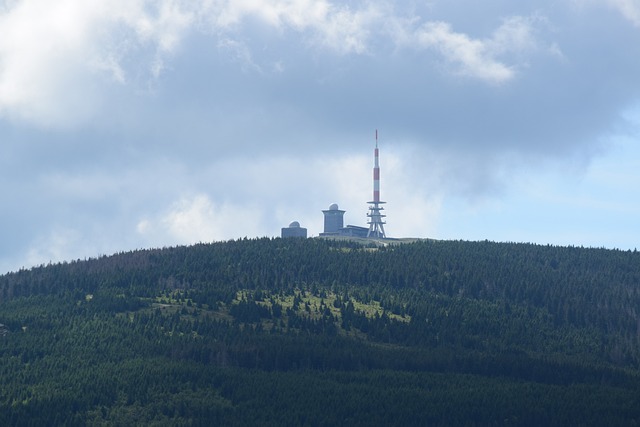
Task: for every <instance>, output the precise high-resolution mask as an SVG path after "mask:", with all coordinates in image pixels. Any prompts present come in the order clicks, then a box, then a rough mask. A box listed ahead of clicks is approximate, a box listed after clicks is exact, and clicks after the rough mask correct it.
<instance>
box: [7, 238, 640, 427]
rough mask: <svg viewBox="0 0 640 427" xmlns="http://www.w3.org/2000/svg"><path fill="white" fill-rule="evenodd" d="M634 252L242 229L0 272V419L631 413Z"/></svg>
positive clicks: (597, 418) (639, 405)
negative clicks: (364, 239) (225, 238)
mask: <svg viewBox="0 0 640 427" xmlns="http://www.w3.org/2000/svg"><path fill="white" fill-rule="evenodd" d="M639 312H640V253H638V252H637V251H619V250H606V249H586V248H577V247H555V246H539V245H531V244H514V243H493V242H464V241H434V240H423V241H417V242H414V243H406V244H387V245H362V244H360V243H357V242H349V241H330V240H322V239H266V238H265V239H255V240H247V239H245V240H238V241H229V242H220V243H212V244H199V245H195V246H189V247H176V248H165V249H154V250H140V251H134V252H129V253H121V254H117V255H113V256H108V257H101V258H99V259H91V260H86V261H74V262H69V263H63V264H55V265H48V266H41V267H37V268H33V269H30V270H22V271H19V272H15V273H10V274H7V275H4V276H0V383H1V384H2V387H1V388H0V425H56V424H66V425H87V424H89V425H130V424H155V425H212V424H213V425H215V424H219V425H274V426H275V425H363V426H364V425H639V424H640V313H639Z"/></svg>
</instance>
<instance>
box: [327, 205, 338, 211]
mask: <svg viewBox="0 0 640 427" xmlns="http://www.w3.org/2000/svg"><path fill="white" fill-rule="evenodd" d="M329 210H330V211H337V210H338V204H337V203H332V204H331V206H329Z"/></svg>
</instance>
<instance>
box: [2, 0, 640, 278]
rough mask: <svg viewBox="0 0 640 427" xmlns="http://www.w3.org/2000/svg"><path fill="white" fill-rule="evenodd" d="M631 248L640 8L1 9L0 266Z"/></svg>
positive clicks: (149, 4) (34, 5)
mask: <svg viewBox="0 0 640 427" xmlns="http://www.w3.org/2000/svg"><path fill="white" fill-rule="evenodd" d="M376 129H377V130H378V136H379V139H378V144H379V148H380V167H381V199H382V200H384V201H386V202H387V204H386V205H385V212H386V214H387V224H386V226H385V228H386V232H387V235H388V236H390V237H424V238H434V239H445V240H450V239H462V240H485V239H486V240H491V241H505V242H532V243H538V244H552V245H563V246H565V245H572V246H585V247H605V248H612V249H613V248H617V249H623V250H629V249H630V250H633V249H635V248H637V247H638V246H640V245H639V244H638V243H639V241H640V225H639V224H638V220H639V218H640V167H639V166H640V2H639V1H638V0H553V1H552V0H539V1H536V2H514V1H507V0H487V1H483V2H477V1H472V0H446V1H445V0H433V1H411V0H409V1H403V2H395V1H387V0H363V1H340V2H338V1H334V0H297V1H295V0H272V1H269V0H184V1H182V0H153V1H148V0H58V1H55V2H52V1H49V0H0V198H1V200H2V202H1V205H0V207H1V208H0V274H1V273H3V272H7V271H13V270H17V269H20V268H29V267H31V266H35V265H40V264H46V263H49V262H60V261H64V260H75V259H85V258H90V257H96V256H100V255H108V254H112V253H116V252H121V251H129V250H135V249H139V248H151V247H165V246H175V245H183V244H193V243H198V242H210V241H221V240H229V239H237V238H243V237H250V238H251V237H262V236H274V237H275V236H279V235H280V229H281V228H282V227H286V226H287V225H288V224H289V223H290V222H292V221H294V220H295V221H299V222H300V223H301V225H302V226H303V227H306V228H307V229H308V232H309V235H310V236H317V235H318V233H320V232H322V231H323V230H322V227H323V219H322V212H321V211H322V210H323V209H327V208H328V206H329V205H330V204H332V203H338V204H339V206H340V208H341V209H344V210H346V214H345V222H346V223H347V224H353V225H360V226H365V225H366V221H367V218H366V212H367V208H368V205H367V201H369V200H371V197H372V187H373V183H372V167H373V148H374V146H375V131H376Z"/></svg>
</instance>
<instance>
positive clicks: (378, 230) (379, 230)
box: [367, 129, 386, 239]
mask: <svg viewBox="0 0 640 427" xmlns="http://www.w3.org/2000/svg"><path fill="white" fill-rule="evenodd" d="M368 203H369V205H370V206H369V212H368V213H367V218H368V222H367V224H369V232H368V233H367V237H375V238H379V239H384V238H385V237H386V235H385V233H384V224H386V222H385V221H384V218H385V217H386V215H384V214H383V213H382V211H383V210H384V208H383V207H382V206H381V205H383V204H384V203H386V202H382V201H380V161H379V152H378V129H376V148H375V150H374V163H373V200H372V201H370V202H368Z"/></svg>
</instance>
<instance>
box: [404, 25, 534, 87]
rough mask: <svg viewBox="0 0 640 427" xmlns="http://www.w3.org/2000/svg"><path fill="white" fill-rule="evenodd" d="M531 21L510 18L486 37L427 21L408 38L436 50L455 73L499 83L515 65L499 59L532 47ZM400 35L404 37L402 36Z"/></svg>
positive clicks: (513, 70) (512, 73)
mask: <svg viewBox="0 0 640 427" xmlns="http://www.w3.org/2000/svg"><path fill="white" fill-rule="evenodd" d="M533 22H534V18H525V17H521V16H514V17H510V18H508V19H506V20H505V21H504V22H503V24H502V25H501V26H500V27H498V28H497V29H496V30H495V31H494V33H493V34H492V36H491V37H490V38H487V39H473V38H471V37H470V36H468V35H467V34H464V33H459V32H455V31H454V30H453V29H452V28H451V25H450V24H448V23H446V22H439V21H438V22H427V23H425V24H424V25H422V26H421V27H420V28H418V29H417V30H416V31H415V34H414V35H413V37H409V40H412V39H413V40H415V42H416V43H417V44H418V45H419V46H420V47H423V48H428V49H435V50H436V51H438V52H440V54H442V56H443V57H444V58H445V59H446V61H447V62H448V63H449V64H450V65H451V68H452V70H453V72H454V73H456V74H460V75H464V76H468V77H473V78H477V79H480V80H484V81H487V82H490V83H503V82H506V81H508V80H511V79H512V78H513V77H514V76H515V71H516V66H514V65H508V64H506V63H505V62H503V61H501V60H500V59H499V58H500V56H501V55H505V54H511V53H515V54H518V53H525V52H527V51H529V50H531V49H533V48H535V46H536V41H535V38H534V36H533V25H532V24H533ZM403 38H404V39H405V41H406V40H407V36H406V35H404V36H403Z"/></svg>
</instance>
